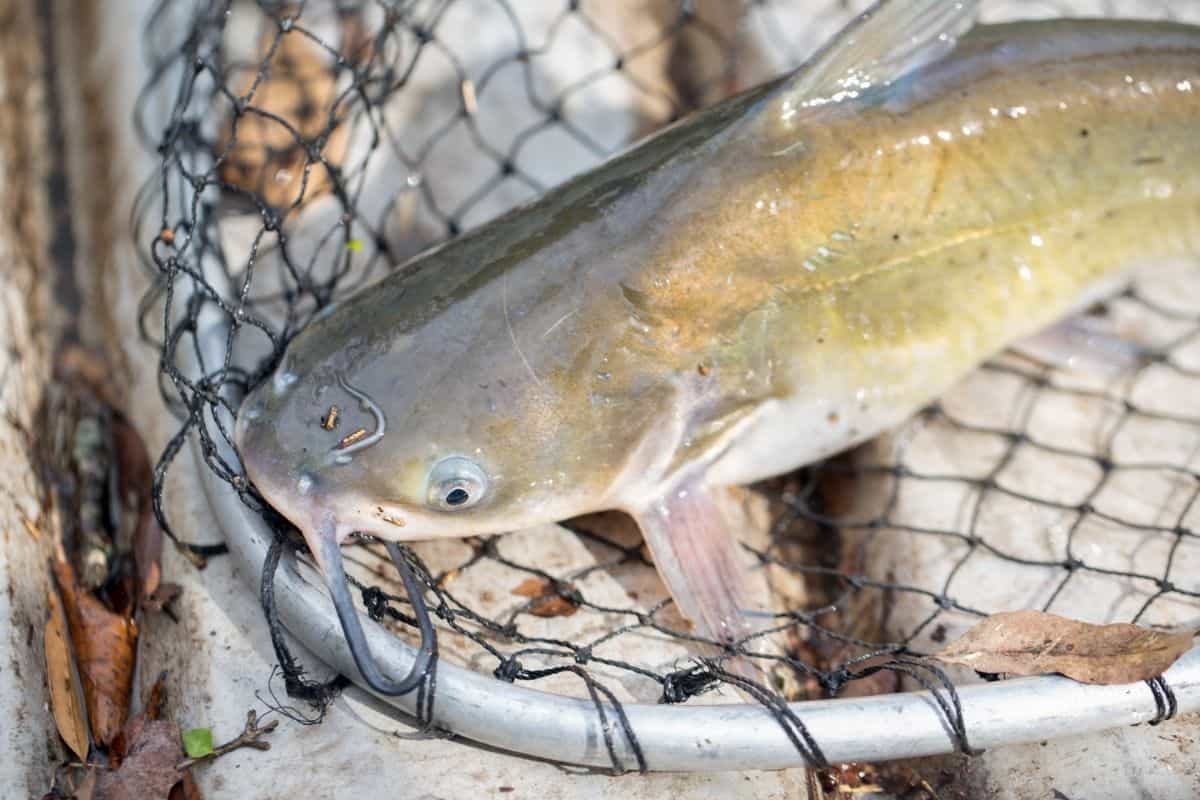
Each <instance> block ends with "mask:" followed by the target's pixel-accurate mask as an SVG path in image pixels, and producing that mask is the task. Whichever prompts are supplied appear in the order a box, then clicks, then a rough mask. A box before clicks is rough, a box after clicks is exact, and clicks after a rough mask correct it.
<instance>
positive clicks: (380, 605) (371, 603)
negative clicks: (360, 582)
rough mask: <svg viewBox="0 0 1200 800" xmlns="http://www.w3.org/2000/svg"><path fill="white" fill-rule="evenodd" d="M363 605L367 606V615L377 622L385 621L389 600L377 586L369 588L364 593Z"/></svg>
mask: <svg viewBox="0 0 1200 800" xmlns="http://www.w3.org/2000/svg"><path fill="white" fill-rule="evenodd" d="M362 600H363V605H364V606H366V609H367V615H368V616H370V617H371V619H373V620H375V621H376V622H381V621H383V615H384V614H385V613H387V608H388V599H387V595H385V594H384V593H383V590H382V589H380V588H379V587H377V586H368V587H366V588H365V589H363V591H362Z"/></svg>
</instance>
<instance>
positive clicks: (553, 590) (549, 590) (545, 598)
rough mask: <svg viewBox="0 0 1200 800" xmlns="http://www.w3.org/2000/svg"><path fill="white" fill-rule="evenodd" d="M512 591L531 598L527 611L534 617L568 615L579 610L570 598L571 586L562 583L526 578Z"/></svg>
mask: <svg viewBox="0 0 1200 800" xmlns="http://www.w3.org/2000/svg"><path fill="white" fill-rule="evenodd" d="M512 593H513V594H515V595H519V596H521V597H528V598H530V599H531V602H530V604H529V613H530V614H533V615H534V616H535V617H569V616H571V615H572V614H574V613H575V612H576V611H578V610H579V605H578V604H577V603H576V602H574V600H572V599H571V597H570V596H569V595H571V594H573V591H572V588H571V587H570V586H569V585H567V584H563V583H558V584H556V583H555V582H553V581H548V580H546V579H545V578H539V577H536V576H535V577H532V578H526V579H525V580H523V581H521V583H520V584H518V585H517V587H516V588H514V589H513V590H512Z"/></svg>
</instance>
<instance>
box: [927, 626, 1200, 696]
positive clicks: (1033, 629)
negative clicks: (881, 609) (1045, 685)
mask: <svg viewBox="0 0 1200 800" xmlns="http://www.w3.org/2000/svg"><path fill="white" fill-rule="evenodd" d="M1194 636H1195V632H1194V631H1183V632H1166V631H1157V630H1153V629H1150V628H1143V627H1139V626H1137V625H1129V624H1127V623H1120V624H1113V625H1093V624H1091V623H1087V622H1080V621H1078V620H1073V619H1068V618H1067V617H1060V616H1058V615H1056V614H1047V613H1045V612H1042V611H1011V612H1006V613H1001V614H993V615H992V616H990V617H988V618H987V619H985V620H983V621H982V622H980V623H979V624H977V625H975V626H974V627H973V628H971V629H970V630H969V631H967V632H966V633H965V634H963V636H962V637H961V638H959V639H958V640H957V641H955V642H952V643H951V644H949V645H948V646H947V647H945V648H944V649H943V650H942V651H941V652H940V653H937V654H936V655H934V658H936V659H938V660H939V661H942V662H945V663H947V664H960V665H962V666H965V667H970V668H971V669H974V670H977V671H979V672H1002V673H1008V674H1011V675H1043V674H1046V673H1051V672H1058V673H1061V674H1063V675H1066V676H1067V677H1068V678H1072V679H1074V680H1077V681H1080V682H1082V683H1097V684H1120V683H1134V682H1136V681H1144V680H1148V679H1150V678H1154V677H1157V676H1159V675H1161V674H1162V673H1164V672H1166V670H1167V668H1168V667H1170V666H1171V665H1172V664H1173V663H1175V660H1176V659H1178V658H1179V657H1180V656H1181V655H1183V654H1184V653H1185V652H1187V650H1188V649H1189V648H1191V646H1192V640H1193V638H1194Z"/></svg>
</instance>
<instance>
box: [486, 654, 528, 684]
mask: <svg viewBox="0 0 1200 800" xmlns="http://www.w3.org/2000/svg"><path fill="white" fill-rule="evenodd" d="M524 671H525V668H524V667H522V666H521V662H520V661H518V660H517V659H516V658H506V659H504V660H503V661H501V662H500V666H498V667H496V669H495V671H494V672H493V673H492V674H493V675H495V676H496V678H497V679H498V680H502V681H504V682H505V683H512V682H513V681H515V680H516V679H517V678H518V677H520V676H521V673H523V672H524Z"/></svg>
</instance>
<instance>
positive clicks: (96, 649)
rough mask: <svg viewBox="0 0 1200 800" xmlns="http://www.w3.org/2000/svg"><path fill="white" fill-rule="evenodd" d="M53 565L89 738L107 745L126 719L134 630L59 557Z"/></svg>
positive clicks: (135, 635)
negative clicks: (76, 671) (87, 587)
mask: <svg viewBox="0 0 1200 800" xmlns="http://www.w3.org/2000/svg"><path fill="white" fill-rule="evenodd" d="M52 566H53V570H54V577H55V580H56V581H57V583H58V586H59V590H60V591H61V592H62V599H63V606H64V607H65V609H66V617H67V622H68V627H69V629H70V632H71V643H72V645H73V649H74V653H75V661H76V664H77V665H78V668H79V677H80V679H81V682H82V683H83V695H84V700H85V701H86V704H87V714H88V721H89V722H90V723H91V729H92V738H94V739H95V740H96V741H97V742H98V743H100V744H102V745H105V746H107V745H108V744H110V743H111V742H112V740H113V739H114V738H115V737H116V736H117V734H118V733H120V731H121V728H122V726H123V725H124V724H125V719H126V717H127V716H128V714H129V701H130V697H131V695H132V692H133V667H134V656H135V653H136V651H137V625H136V624H135V623H134V621H133V620H132V619H128V618H126V617H123V616H121V615H119V614H114V613H113V612H111V611H109V610H108V609H107V608H105V606H104V604H103V603H101V602H100V601H99V600H97V599H96V598H95V597H93V596H92V595H91V593H89V592H85V591H83V590H82V589H81V588H80V587H79V584H78V582H77V581H76V578H75V573H74V570H72V569H71V565H70V564H69V563H67V561H66V560H65V559H64V558H62V557H61V553H60V557H58V558H55V559H54V561H53V562H52Z"/></svg>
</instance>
